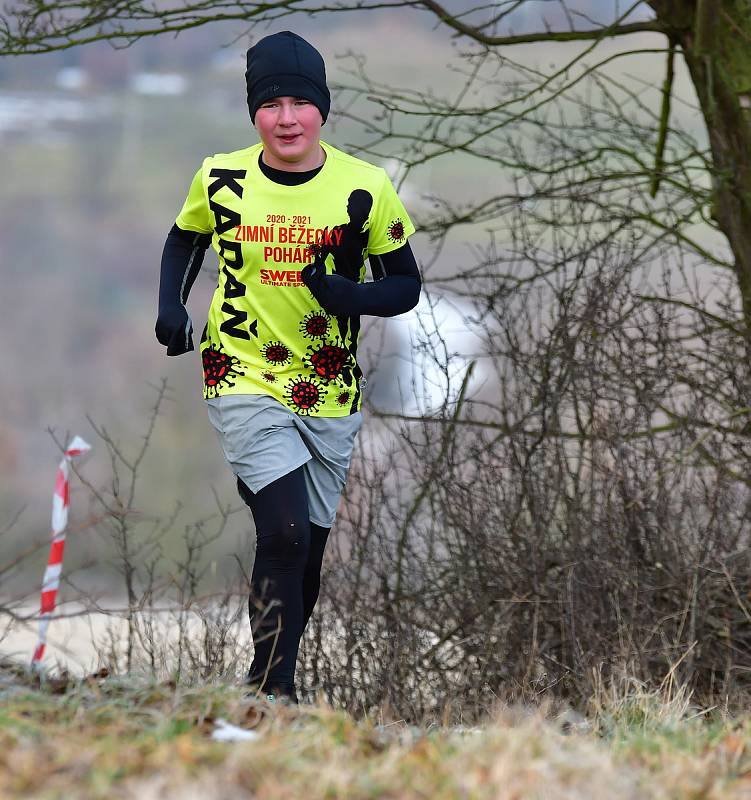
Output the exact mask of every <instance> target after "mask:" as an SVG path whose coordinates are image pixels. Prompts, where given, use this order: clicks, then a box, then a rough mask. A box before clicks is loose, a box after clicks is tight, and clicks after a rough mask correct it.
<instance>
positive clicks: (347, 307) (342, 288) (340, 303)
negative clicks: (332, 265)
mask: <svg viewBox="0 0 751 800" xmlns="http://www.w3.org/2000/svg"><path fill="white" fill-rule="evenodd" d="M300 276H301V277H302V279H303V283H304V284H305V285H306V286H307V287H308V289H310V291H311V293H312V295H313V297H315V299H316V300H318V302H319V303H320V305H321V308H322V309H323V310H324V311H325V312H326V313H327V314H331V315H333V316H335V317H346V316H357V315H358V314H359V311H358V308H357V305H358V303H357V288H358V284H356V283H355V282H354V281H351V280H349V278H344V277H342V276H341V275H327V274H326V268H325V267H324V266H322V265H321V264H308V265H307V266H305V267H303V268H302V270H301V271H300Z"/></svg>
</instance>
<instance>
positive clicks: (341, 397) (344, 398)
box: [336, 392, 349, 406]
mask: <svg viewBox="0 0 751 800" xmlns="http://www.w3.org/2000/svg"><path fill="white" fill-rule="evenodd" d="M336 402H337V404H338V405H340V406H346V405H347V403H349V392H339V394H338V395H337V396H336Z"/></svg>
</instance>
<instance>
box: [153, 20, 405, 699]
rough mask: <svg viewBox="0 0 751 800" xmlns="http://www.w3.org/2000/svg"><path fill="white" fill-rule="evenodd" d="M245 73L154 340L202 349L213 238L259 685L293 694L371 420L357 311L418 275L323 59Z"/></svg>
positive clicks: (176, 232) (207, 392) (266, 59)
mask: <svg viewBox="0 0 751 800" xmlns="http://www.w3.org/2000/svg"><path fill="white" fill-rule="evenodd" d="M245 77H246V83H247V96H248V110H249V112H250V118H251V121H252V122H253V124H254V126H255V129H256V131H257V133H258V136H259V138H260V142H259V143H258V144H255V145H252V146H250V147H246V148H245V149H242V150H238V151H235V152H233V153H225V154H219V155H214V156H210V157H209V158H206V159H205V160H204V162H203V164H202V166H201V168H200V169H199V170H198V172H197V173H196V175H195V177H194V178H193V181H192V183H191V186H190V190H189V192H188V196H187V199H186V200H185V203H184V205H183V207H182V210H181V211H180V213H179V214H178V216H177V220H176V222H175V224H174V225H173V227H172V229H171V230H170V232H169V235H168V236H167V241H166V243H165V246H164V252H163V255H162V264H161V275H160V284H159V315H158V319H157V323H156V335H157V339H158V340H159V342H160V343H161V344H163V345H165V346H166V347H167V355H180V354H182V353H185V352H188V351H190V350H192V349H193V338H192V334H193V327H192V322H191V320H190V317H189V316H188V312H187V310H186V308H185V303H186V301H187V298H188V294H189V292H190V289H191V287H192V285H193V282H194V281H195V279H196V276H197V274H198V271H199V270H200V267H201V263H202V261H203V257H204V253H205V251H206V249H207V248H208V246H209V245H210V244H211V245H212V246H213V248H214V250H215V251H216V253H217V256H218V261H219V280H218V285H217V288H216V290H215V292H214V296H213V299H212V301H211V306H210V308H209V313H208V322H207V324H206V326H205V328H204V330H203V334H202V335H201V342H200V349H201V360H202V364H203V378H204V397H205V398H206V403H207V407H208V414H209V419H210V421H211V423H212V425H213V426H214V428H215V429H216V432H217V434H218V437H219V440H220V442H221V446H222V449H223V451H224V455H225V457H226V459H227V461H228V463H229V465H230V467H231V468H232V471H233V472H234V474H235V476H236V477H237V487H238V491H239V493H240V496H241V497H242V499H243V500H244V502H245V503H246V504H247V505H248V507H249V508H250V511H251V513H252V515H253V519H254V522H255V528H256V557H255V563H254V565H253V572H252V577H251V594H250V601H249V612H250V621H251V626H252V630H253V641H254V651H255V652H254V658H253V662H252V664H251V667H250V670H249V672H248V675H247V683H248V684H249V685H251V686H253V687H254V688H255V689H257V690H259V691H260V692H263V693H264V694H266V695H267V696H268V697H270V698H272V699H281V698H286V699H287V700H288V701H290V702H297V695H296V690H295V665H296V660H297V652H298V646H299V642H300V638H301V636H302V634H303V631H304V630H305V626H306V625H307V622H308V620H309V619H310V615H311V614H312V612H313V609H314V607H315V604H316V600H317V599H318V592H319V587H320V573H321V563H322V561H323V554H324V549H325V546H326V541H327V538H328V534H329V530H330V528H331V525H332V523H333V522H334V518H335V515H336V509H337V505H338V503H339V499H340V496H341V493H342V490H343V488H344V483H345V479H346V475H347V470H348V468H349V463H350V458H351V455H352V450H353V447H354V443H355V438H356V436H357V433H358V431H359V429H360V426H361V423H362V419H361V412H360V407H361V404H362V394H361V388H362V383H363V380H362V371H361V369H360V367H359V365H358V363H357V344H358V337H359V331H360V315H362V314H369V315H374V316H382V317H387V316H393V315H395V314H401V313H403V312H405V311H408V310H409V309H411V308H413V307H414V306H415V305H416V304H417V301H418V299H419V294H420V276H419V272H418V269H417V264H416V262H415V258H414V255H413V253H412V250H411V248H410V245H409V243H408V241H407V240H408V237H409V236H410V235H411V234H412V233H414V226H413V224H412V222H411V221H410V219H409V216H408V215H407V212H406V211H405V209H404V206H403V205H402V203H401V202H400V200H399V198H398V196H397V194H396V192H395V191H394V188H393V186H392V184H391V182H390V180H389V178H388V176H387V175H386V173H385V172H384V170H383V169H381V168H380V167H376V166H374V165H372V164H368V163H367V162H365V161H362V160H360V159H357V158H353V157H352V156H349V155H347V154H345V153H343V152H342V151H340V150H337V149H336V148H335V147H332V146H331V145H329V144H327V143H326V142H323V141H321V138H320V133H321V127H322V125H323V124H324V123H325V122H326V118H327V116H328V113H329V107H330V102H331V101H330V94H329V90H328V87H327V85H326V71H325V65H324V62H323V59H322V57H321V55H320V53H319V52H318V51H317V50H316V49H315V48H314V47H313V46H312V45H311V44H309V43H308V42H307V41H305V40H304V39H302V38H301V37H300V36H298V35H296V34H294V33H291V32H290V31H283V32H281V33H276V34H273V35H271V36H267V37H265V38H264V39H261V40H260V41H259V42H258V43H257V44H256V45H254V46H253V47H251V48H250V49H249V50H248V53H247V70H246V73H245ZM366 259H368V260H369V261H370V265H371V271H372V273H373V275H374V277H377V280H374V281H368V282H366V281H365V260H366Z"/></svg>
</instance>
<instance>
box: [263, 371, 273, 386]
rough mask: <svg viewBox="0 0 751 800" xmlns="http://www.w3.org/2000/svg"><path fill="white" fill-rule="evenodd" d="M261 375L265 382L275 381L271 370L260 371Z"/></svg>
mask: <svg viewBox="0 0 751 800" xmlns="http://www.w3.org/2000/svg"><path fill="white" fill-rule="evenodd" d="M261 377H262V378H263V379H264V380H265V381H266V383H276V375H274V373H273V372H269V371H268V370H266V372H262V373H261Z"/></svg>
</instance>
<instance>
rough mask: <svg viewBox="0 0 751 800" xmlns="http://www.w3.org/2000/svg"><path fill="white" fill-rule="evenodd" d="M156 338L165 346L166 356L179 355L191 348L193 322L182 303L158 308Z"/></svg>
mask: <svg viewBox="0 0 751 800" xmlns="http://www.w3.org/2000/svg"><path fill="white" fill-rule="evenodd" d="M155 330H156V338H157V339H158V340H159V343H160V344H163V345H165V346H166V348H167V355H168V356H180V355H182V354H183V353H187V352H189V351H190V350H193V349H194V348H193V322H192V321H191V319H190V316H189V315H188V312H187V311H186V309H185V306H183V305H170V306H167V307H165V308H160V309H159V317H158V318H157V321H156V328H155Z"/></svg>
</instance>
